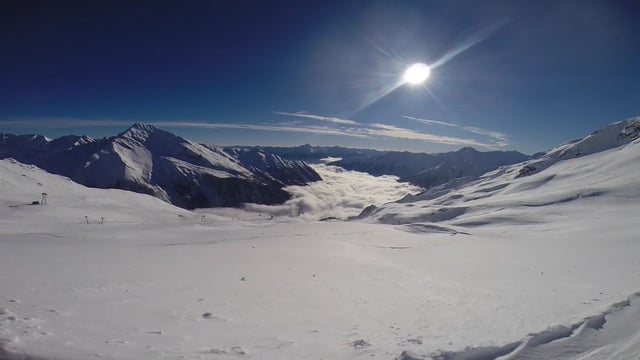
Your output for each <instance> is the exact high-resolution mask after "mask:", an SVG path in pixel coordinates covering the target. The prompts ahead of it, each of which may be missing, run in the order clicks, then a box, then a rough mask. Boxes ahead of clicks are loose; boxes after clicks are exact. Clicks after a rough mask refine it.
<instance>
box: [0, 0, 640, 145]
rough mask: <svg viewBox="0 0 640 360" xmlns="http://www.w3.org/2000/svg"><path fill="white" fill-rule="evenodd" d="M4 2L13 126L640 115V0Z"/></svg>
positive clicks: (237, 137)
mask: <svg viewBox="0 0 640 360" xmlns="http://www.w3.org/2000/svg"><path fill="white" fill-rule="evenodd" d="M2 7H3V9H2V11H0V28H1V29H2V30H1V31H0V48H1V49H2V50H3V51H2V56H0V131H1V132H11V133H40V134H44V135H47V136H49V137H56V136H60V135H64V134H69V133H75V134H87V135H90V136H94V137H101V136H110V135H113V134H115V133H117V132H119V131H122V130H124V129H126V128H127V126H128V125H129V124H131V123H132V122H137V121H140V122H149V123H154V124H156V125H158V126H159V127H161V128H165V129H167V130H169V131H172V132H175V133H178V134H180V135H183V136H186V137H188V138H191V139H194V140H197V141H200V142H206V143H213V144H220V145H233V144H242V145H285V146H288V145H299V144H305V143H311V144H314V145H342V146H352V147H367V148H379V149H395V150H411V151H448V150H454V149H457V148H460V147H463V146H473V147H476V148H478V149H480V150H488V149H504V150H508V149H515V150H520V151H523V152H528V153H533V152H536V151H541V150H544V149H546V148H549V147H552V146H555V145H558V144H559V143H561V142H564V141H567V140H570V139H572V138H576V137H581V136H584V135H586V134H588V133H590V132H591V131H593V130H595V129H597V128H600V127H602V126H605V125H606V124H608V123H610V122H613V121H617V120H622V119H625V118H628V117H631V116H636V115H640V66H638V65H639V64H640V62H639V60H638V59H640V36H638V34H640V24H639V23H640V22H638V21H637V16H638V15H640V4H638V3H637V2H636V1H607V0H601V1H596V0H583V1H577V0H575V1H562V0H558V1H520V0H504V1H466V0H459V1H455V0H454V1H444V0H443V1H273V2H271V1H268V2H267V1H242V0H240V1H148V2H144V1H107V2H93V1H77V2H75V1H55V2H53V1H7V2H3V6H2ZM414 62H425V63H427V64H429V65H432V67H433V69H432V74H431V77H430V78H429V79H428V81H427V82H426V83H425V84H424V86H407V85H402V84H399V79H401V77H402V73H403V71H404V69H405V68H406V67H407V66H408V65H410V64H412V63H414Z"/></svg>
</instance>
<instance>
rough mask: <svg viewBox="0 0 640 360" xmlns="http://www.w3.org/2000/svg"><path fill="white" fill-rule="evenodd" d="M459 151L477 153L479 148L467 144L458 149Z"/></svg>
mask: <svg viewBox="0 0 640 360" xmlns="http://www.w3.org/2000/svg"><path fill="white" fill-rule="evenodd" d="M458 152H459V153H477V152H479V151H478V150H476V149H474V148H472V147H471V146H465V147H463V148H462V149H460V150H458Z"/></svg>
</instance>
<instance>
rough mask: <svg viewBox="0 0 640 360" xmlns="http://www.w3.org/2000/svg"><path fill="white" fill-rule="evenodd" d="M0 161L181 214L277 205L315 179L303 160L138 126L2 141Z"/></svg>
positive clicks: (8, 137)
mask: <svg viewBox="0 0 640 360" xmlns="http://www.w3.org/2000/svg"><path fill="white" fill-rule="evenodd" d="M0 158H14V159H16V160H18V161H20V162H23V163H26V164H33V165H37V166H39V167H40V168H42V169H45V170H47V171H49V172H51V173H54V174H59V175H64V176H67V177H69V178H71V179H72V180H74V181H76V182H78V183H80V184H83V185H87V186H90V187H97V188H117V189H125V190H131V191H135V192H140V193H146V194H150V195H153V196H156V197H158V198H161V199H163V200H165V201H168V202H171V203H173V204H175V205H178V206H181V207H185V208H196V207H216V206H235V205H239V204H241V203H246V202H251V203H259V204H276V203H282V202H284V201H286V200H287V199H288V198H289V194H288V193H287V192H286V191H284V190H282V188H283V187H284V186H286V185H302V184H306V183H308V182H311V181H316V180H320V177H319V175H318V174H317V173H316V172H315V171H313V169H311V168H310V167H309V166H307V165H306V164H304V163H303V162H300V161H291V160H284V159H282V158H280V157H278V156H277V155H273V154H268V153H265V152H263V151H254V152H246V153H245V152H242V151H229V152H226V151H224V150H223V149H222V148H218V147H214V146H205V145H201V144H197V143H194V142H192V141H189V140H187V139H185V138H182V137H180V136H177V135H174V134H172V133H170V132H167V131H164V130H161V129H158V128H156V127H154V126H151V125H146V124H141V123H136V124H134V125H133V126H131V127H130V128H129V129H127V130H126V131H124V132H122V133H120V134H118V135H117V136H114V137H110V138H104V139H92V138H90V137H86V136H73V135H71V136H64V137H61V138H58V139H55V140H49V139H47V138H45V137H43V136H40V135H11V134H0Z"/></svg>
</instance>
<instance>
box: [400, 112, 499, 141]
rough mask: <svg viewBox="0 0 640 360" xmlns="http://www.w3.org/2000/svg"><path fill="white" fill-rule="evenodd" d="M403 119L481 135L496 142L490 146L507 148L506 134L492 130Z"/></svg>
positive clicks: (435, 121)
mask: <svg viewBox="0 0 640 360" xmlns="http://www.w3.org/2000/svg"><path fill="white" fill-rule="evenodd" d="M402 117H403V118H405V119H409V120H414V121H417V122H420V123H423V124H427V125H441V126H448V127H455V128H458V129H462V130H464V131H468V132H470V133H474V134H476V135H482V136H486V137H490V138H493V139H495V140H497V141H496V142H495V143H494V144H492V145H493V146H499V147H501V146H507V145H508V144H509V143H508V140H509V139H508V136H507V135H506V134H503V133H501V132H498V131H493V130H487V129H482V128H479V127H475V126H461V125H457V124H453V123H449V122H445V121H438V120H430V119H422V118H417V117H413V116H406V115H405V116H402Z"/></svg>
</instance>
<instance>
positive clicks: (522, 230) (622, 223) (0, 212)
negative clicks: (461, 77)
mask: <svg viewBox="0 0 640 360" xmlns="http://www.w3.org/2000/svg"><path fill="white" fill-rule="evenodd" d="M639 162H640V145H639V144H637V141H634V142H631V143H626V144H624V145H622V146H619V147H613V148H610V149H608V150H604V151H599V152H597V153H593V154H591V155H588V156H583V157H577V158H571V159H568V160H563V161H558V162H556V163H553V164H551V165H549V166H547V167H546V168H545V169H543V170H540V171H539V172H537V173H535V174H531V175H528V176H520V177H518V172H519V169H520V168H521V167H522V166H523V165H522V164H521V165H520V167H518V166H515V165H513V166H509V167H505V168H501V169H498V170H496V171H495V172H492V173H489V174H486V175H485V176H483V177H482V178H481V179H479V180H478V181H476V182H474V183H471V184H468V185H467V186H464V187H460V188H452V189H447V190H443V191H442V192H441V193H439V194H436V193H434V192H425V193H424V194H422V195H416V196H411V197H406V198H405V199H403V200H402V201H400V202H396V203H390V204H387V205H384V206H381V207H379V208H372V209H369V211H367V212H366V213H364V214H362V216H361V220H359V221H354V222H340V221H312V220H308V219H302V218H291V217H289V216H283V217H277V216H276V217H274V218H273V219H271V220H267V219H261V220H254V221H241V220H237V219H235V220H234V219H232V218H230V217H224V216H219V215H214V214H211V213H209V212H206V211H188V210H184V209H181V208H177V207H174V206H172V205H170V204H168V203H165V202H163V201H161V200H159V199H156V198H153V197H151V196H147V195H142V194H135V193H130V192H125V191H120V190H101V189H90V188H86V187H84V186H81V185H78V184H76V183H73V182H72V181H70V180H68V179H66V178H63V177H60V176H57V175H51V174H49V173H47V172H45V171H43V170H40V169H38V168H36V167H34V166H29V165H23V164H21V163H18V162H16V161H12V160H2V161H0V194H1V195H0V289H1V292H0V358H6V359H92V358H103V359H105V358H106V359H157V358H167V359H184V358H187V359H198V358H203V359H211V358H214V359H215V358H220V359H226V358H229V359H231V358H246V359H353V358H356V359H364V358H366V359H371V358H378V359H405V360H408V359H430V358H433V359H498V358H499V359H543V358H544V359H550V358H553V359H577V358H580V359H592V360H593V359H612V358H613V359H635V358H638V357H639V356H640V326H638V323H639V322H640V298H639V296H638V295H634V293H636V292H637V291H638V290H640V289H639V288H640V257H639V256H638V254H640V241H639V240H638V239H640V227H638V225H637V224H638V222H637V214H638V211H639V210H640V201H639V200H640V180H639V179H640V167H638V166H637V164H638V163H639ZM42 192H47V193H48V201H47V203H48V204H47V205H31V204H32V202H33V201H35V200H39V199H40V196H41V193H42Z"/></svg>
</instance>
